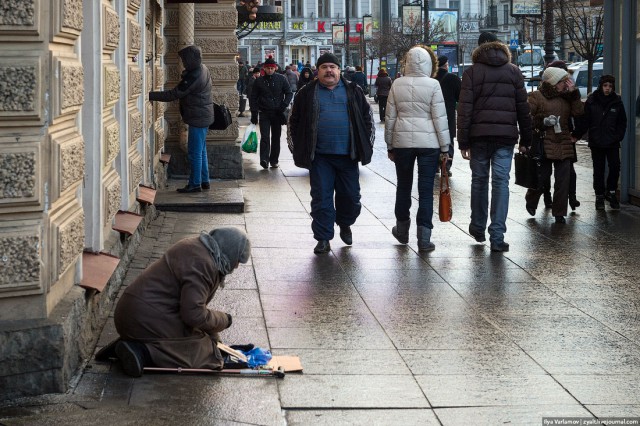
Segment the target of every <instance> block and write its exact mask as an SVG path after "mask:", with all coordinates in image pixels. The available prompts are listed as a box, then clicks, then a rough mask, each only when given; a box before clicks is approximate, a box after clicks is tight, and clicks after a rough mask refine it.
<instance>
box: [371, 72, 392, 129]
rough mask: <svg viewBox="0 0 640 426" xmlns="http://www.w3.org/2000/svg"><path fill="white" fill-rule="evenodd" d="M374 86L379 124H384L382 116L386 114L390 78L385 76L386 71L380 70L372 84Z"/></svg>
mask: <svg viewBox="0 0 640 426" xmlns="http://www.w3.org/2000/svg"><path fill="white" fill-rule="evenodd" d="M374 84H375V86H376V97H377V98H378V109H379V111H380V122H381V123H384V116H385V114H386V112H387V99H389V92H390V91H391V84H392V81H391V77H389V74H387V70H386V69H384V68H380V70H379V71H378V77H377V78H376V82H375V83H374Z"/></svg>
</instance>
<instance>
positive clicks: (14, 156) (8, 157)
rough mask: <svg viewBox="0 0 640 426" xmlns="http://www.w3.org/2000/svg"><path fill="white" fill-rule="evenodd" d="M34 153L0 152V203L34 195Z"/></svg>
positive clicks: (35, 163)
mask: <svg viewBox="0 0 640 426" xmlns="http://www.w3.org/2000/svg"><path fill="white" fill-rule="evenodd" d="M36 167H37V162H36V153H35V152H6V151H5V152H0V170H1V171H2V172H0V201H3V200H6V199H10V198H32V197H35V195H36Z"/></svg>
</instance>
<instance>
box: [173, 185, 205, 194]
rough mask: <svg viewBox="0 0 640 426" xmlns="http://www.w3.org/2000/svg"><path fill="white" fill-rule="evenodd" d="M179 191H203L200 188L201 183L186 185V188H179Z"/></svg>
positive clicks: (186, 192) (184, 192)
mask: <svg viewBox="0 0 640 426" xmlns="http://www.w3.org/2000/svg"><path fill="white" fill-rule="evenodd" d="M177 191H178V192H179V193H181V194H188V193H190V192H202V188H200V185H198V186H189V185H187V186H185V187H184V188H178V189H177Z"/></svg>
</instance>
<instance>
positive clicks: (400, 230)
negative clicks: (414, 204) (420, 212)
mask: <svg viewBox="0 0 640 426" xmlns="http://www.w3.org/2000/svg"><path fill="white" fill-rule="evenodd" d="M410 226H411V219H409V220H397V221H396V226H394V227H393V228H391V233H392V234H393V236H394V237H396V240H398V241H400V242H401V243H402V244H407V243H408V242H409V227H410Z"/></svg>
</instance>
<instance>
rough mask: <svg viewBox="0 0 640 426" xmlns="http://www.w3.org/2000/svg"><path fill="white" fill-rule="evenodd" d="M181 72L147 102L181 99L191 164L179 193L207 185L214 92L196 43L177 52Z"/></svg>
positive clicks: (196, 189)
mask: <svg viewBox="0 0 640 426" xmlns="http://www.w3.org/2000/svg"><path fill="white" fill-rule="evenodd" d="M178 56H180V59H181V60H182V65H183V66H184V71H182V76H181V80H180V82H179V83H178V85H177V86H176V87H174V88H173V89H170V90H164V91H160V92H149V100H150V101H160V102H172V101H175V100H176V99H178V100H179V102H180V115H181V116H182V120H183V121H184V122H185V123H186V124H187V125H188V126H189V133H188V142H187V158H188V159H189V163H190V166H191V173H190V175H189V182H188V183H187V186H185V187H184V188H178V192H185V193H188V192H201V191H202V190H203V189H205V190H207V189H209V188H210V184H209V160H208V158H207V143H206V137H207V132H208V131H209V125H210V124H211V123H213V94H212V93H211V74H209V69H208V68H207V66H206V65H204V64H203V63H202V53H201V51H200V48H199V47H198V46H187V47H185V48H183V49H181V50H180V51H179V52H178Z"/></svg>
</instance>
